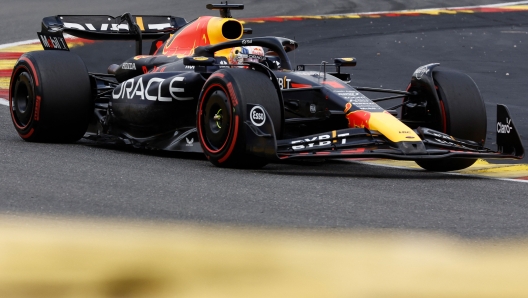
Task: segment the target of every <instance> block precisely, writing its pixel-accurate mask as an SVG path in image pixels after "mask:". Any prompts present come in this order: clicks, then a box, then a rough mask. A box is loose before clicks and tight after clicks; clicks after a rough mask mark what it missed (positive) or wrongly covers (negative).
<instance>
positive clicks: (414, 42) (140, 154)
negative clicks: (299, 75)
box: [0, 1, 528, 238]
mask: <svg viewBox="0 0 528 298" xmlns="http://www.w3.org/2000/svg"><path fill="white" fill-rule="evenodd" d="M21 2H24V1H21ZM28 2H29V1H28ZM52 2H53V1H49V2H47V3H52ZM17 3H20V2H16V3H15V2H12V3H10V4H8V5H7V7H11V5H20V4H17ZM38 3H40V2H38ZM69 3H73V2H69ZM105 3H106V2H105ZM292 3H293V4H294V3H295V2H292ZM309 3H315V1H313V2H309ZM336 3H338V2H336ZM391 3H392V2H391ZM394 3H396V2H394ZM424 3H425V2H424ZM246 4H248V3H247V2H246ZM293 4H292V5H293ZM386 4H387V5H389V2H386ZM448 4H449V3H448ZM469 4H479V3H462V2H460V1H457V3H456V5H469ZM35 5H36V4H35ZM69 5H72V6H69V7H68V8H69V10H70V11H71V12H72V13H73V12H75V10H74V7H73V5H74V4H69ZM106 5H107V6H108V3H107V4H106ZM288 5H290V4H288ZM336 5H337V4H336ZM50 6H51V5H50ZM200 6H201V5H200ZM389 6H390V5H389ZM435 6H438V5H433V6H430V7H435ZM442 6H448V5H442ZM248 7H249V5H248ZM307 7H308V6H307V5H305V6H303V9H306V11H302V12H299V13H298V14H300V13H303V14H309V13H312V14H313V13H318V14H319V13H325V12H326V13H332V12H335V11H332V10H331V9H330V8H328V9H329V10H328V11H320V10H319V9H317V11H310V10H309V9H308V8H307ZM78 8H79V10H81V12H78V13H97V12H92V11H90V10H89V9H90V8H87V7H86V6H85V7H82V6H79V7H78ZM136 8H137V9H138V10H139V8H140V7H139V6H136ZM390 8H393V7H388V8H387V9H390ZM405 8H409V7H405V6H404V7H401V8H400V7H398V9H405ZM13 9H14V8H13ZM47 9H50V8H47ZM155 9H157V8H152V7H150V8H145V10H144V11H145V13H156V11H155ZM186 9H188V10H189V11H190V10H192V11H194V13H195V14H196V11H195V10H194V7H191V6H189V7H187V8H186ZM197 9H198V8H197ZM290 9H292V8H291V7H290ZM387 9H385V8H383V7H380V9H377V8H376V9H372V10H387ZM4 11H5V10H4V9H3V10H2V13H4ZM8 11H9V9H8ZM13 11H16V10H13ZM61 11H62V10H61ZM70 11H66V13H69V12H70ZM105 11H106V10H105ZM108 11H109V14H118V13H119V11H121V10H120V9H119V7H118V5H113V6H112V7H109V8H108ZM130 11H133V9H130ZM182 11H183V10H182ZM199 11H200V10H199ZM291 11H293V10H291ZM45 12H47V11H45ZM45 12H44V13H43V14H44V15H52V14H55V13H57V9H53V12H51V13H47V14H46V13H45ZM262 12H263V13H262V14H255V15H250V14H249V13H248V14H247V15H243V16H245V17H253V16H258V15H269V14H268V13H266V12H267V11H265V10H262ZM346 12H350V11H346ZM99 13H101V11H99ZM161 13H166V11H162V12H161ZM288 13H290V14H291V12H290V11H287V10H285V11H278V12H277V13H275V14H288ZM41 14H42V11H38V12H33V14H32V15H29V14H27V15H26V17H25V18H24V20H25V21H24V24H25V25H24V26H23V27H18V28H17V31H20V32H21V33H20V35H12V36H11V37H9V38H10V39H9V40H4V41H2V42H13V41H17V40H20V39H27V38H33V37H32V36H26V35H24V34H27V33H28V32H30V33H32V34H33V32H34V31H35V30H38V26H37V28H35V27H34V22H32V23H31V24H29V23H27V20H30V19H40V18H41ZM173 14H174V15H179V14H177V13H173ZM37 16H38V18H37ZM188 19H191V18H188ZM527 20H528V13H498V14H497V13H494V14H491V13H490V14H475V15H467V14H457V15H442V16H420V17H398V18H379V19H368V18H365V19H349V20H327V21H313V20H312V21H298V22H287V23H265V24H251V25H248V26H250V27H252V28H253V29H254V31H255V34H254V35H255V36H259V35H270V34H273V35H278V36H287V37H292V38H294V39H296V40H297V41H298V42H299V43H300V44H301V48H300V49H299V50H298V51H296V53H295V56H292V57H291V58H292V59H294V60H295V62H296V63H297V64H299V63H314V62H315V63H317V62H320V61H321V60H328V59H331V58H332V57H338V56H355V57H357V58H358V66H357V67H356V68H354V69H352V74H353V75H352V78H353V81H354V83H355V84H357V85H367V86H383V87H387V88H404V87H405V86H406V85H407V83H408V80H409V78H410V75H411V74H412V72H413V71H414V69H416V68H417V67H418V66H420V65H422V64H426V63H430V62H440V63H442V65H444V66H448V67H452V68H456V69H460V70H463V71H464V72H466V73H468V74H469V75H470V76H472V77H473V79H474V80H475V81H476V83H477V84H478V85H479V86H480V89H481V92H482V94H483V96H484V99H485V101H486V105H487V108H488V118H491V119H490V124H489V125H492V124H493V121H494V120H493V119H494V110H493V109H494V104H495V103H497V102H501V103H505V104H507V105H508V106H509V107H510V109H511V111H512V113H513V115H512V116H513V118H514V120H515V122H516V124H517V126H518V127H522V129H523V130H524V131H528V130H526V127H528V123H527V120H526V115H527V112H528V111H527V110H528V108H527V107H528V105H527V104H526V94H528V92H527V91H528V90H526V89H528V84H526V73H527V72H526V71H527V69H526V68H527V67H528V66H527V65H526V64H525V63H523V61H524V59H526V57H527V55H526V54H527V52H528V50H527V47H528V34H527V32H528V24H527V22H528V21H527ZM4 21H5V20H2V21H1V22H2V23H1V24H0V25H2V24H3V22H4ZM36 22H37V24H38V20H37V21H36ZM22 29H23V30H22ZM22 32H23V33H22ZM18 37H20V38H18ZM2 38H5V35H3V36H2ZM84 50H86V48H85V49H84ZM82 51H83V50H82V49H81V50H80V51H79V53H80V54H81V55H83V54H84V53H82ZM100 62H101V61H98V63H100ZM88 63H89V64H90V65H91V66H90V67H94V68H96V67H98V66H97V65H96V64H95V63H94V64H91V63H92V62H90V61H88ZM506 74H508V75H506ZM522 132H523V131H521V133H522ZM523 141H524V142H525V144H526V139H523ZM488 142H493V137H492V136H491V135H490V139H489V140H488ZM0 148H1V149H0V165H1V169H2V171H1V174H0V185H1V186H0V212H2V213H9V214H12V213H17V214H19V213H24V214H37V215H51V216H64V215H68V216H86V217H111V218H115V217H119V218H127V219H131V220H134V219H149V220H150V219H152V220H162V221H188V222H194V223H205V224H211V223H213V224H216V223H221V224H227V225H237V226H238V225H242V226H247V225H250V226H279V227H300V228H327V229H335V228H356V229H357V228H361V229H369V228H378V229H389V230H392V229H396V230H400V229H405V230H419V231H427V232H441V233H447V234H452V235H460V236H462V237H469V238H481V237H484V238H488V237H512V236H514V237H516V236H526V235H527V234H528V220H527V219H528V212H527V211H528V200H527V197H528V196H527V194H528V183H515V182H508V181H500V180H490V179H480V178H474V177H465V176H464V177H461V176H450V175H445V174H438V173H428V172H425V171H415V170H402V169H392V168H382V167H374V166H369V165H364V164H356V163H352V164H351V163H350V162H347V161H332V162H324V163H323V162H317V163H294V164H272V165H268V166H267V167H265V168H264V169H262V170H258V171H252V170H230V169H219V168H215V167H214V166H212V165H211V164H210V163H209V162H208V161H206V160H204V159H203V158H202V157H201V156H200V155H192V156H188V155H181V154H168V153H156V152H148V151H140V150H129V149H122V148H115V147H101V146H96V145H94V144H92V143H90V142H88V141H81V142H79V143H77V144H70V145H63V144H31V143H26V142H23V141H22V140H21V139H20V138H19V137H18V136H17V135H16V133H15V131H14V129H13V127H12V124H11V121H10V119H9V114H8V109H6V108H1V109H0Z"/></svg>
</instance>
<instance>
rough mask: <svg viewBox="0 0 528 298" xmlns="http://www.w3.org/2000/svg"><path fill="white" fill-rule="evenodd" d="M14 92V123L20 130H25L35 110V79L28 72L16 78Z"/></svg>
mask: <svg viewBox="0 0 528 298" xmlns="http://www.w3.org/2000/svg"><path fill="white" fill-rule="evenodd" d="M14 84H15V87H14V92H13V97H12V99H11V102H12V111H13V113H12V115H13V121H14V122H15V124H16V126H17V127H19V128H20V129H25V128H26V127H27V126H28V125H29V124H30V123H31V120H32V117H33V111H34V108H35V92H34V84H33V79H32V78H31V76H30V75H29V73H27V72H26V71H22V72H21V73H20V74H19V75H17V76H16V82H15V83H14Z"/></svg>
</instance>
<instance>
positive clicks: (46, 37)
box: [9, 3, 524, 171]
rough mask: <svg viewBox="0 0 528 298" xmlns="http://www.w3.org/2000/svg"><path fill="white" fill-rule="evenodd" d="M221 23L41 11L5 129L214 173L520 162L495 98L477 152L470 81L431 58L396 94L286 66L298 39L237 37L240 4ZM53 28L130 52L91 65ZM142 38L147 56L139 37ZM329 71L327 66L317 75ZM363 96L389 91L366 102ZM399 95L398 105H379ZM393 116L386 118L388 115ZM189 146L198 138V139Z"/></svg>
mask: <svg viewBox="0 0 528 298" xmlns="http://www.w3.org/2000/svg"><path fill="white" fill-rule="evenodd" d="M207 8H209V9H219V10H220V14H221V17H210V16H206V17H200V18H198V19H196V20H194V21H192V22H189V23H187V22H186V21H185V20H184V19H183V18H178V17H173V16H132V15H131V14H129V13H126V14H123V15H122V16H118V17H110V16H73V15H60V16H53V17H47V18H44V19H43V24H42V32H39V33H38V35H39V38H40V40H41V43H42V46H43V47H44V50H45V51H37V52H29V53H26V54H24V55H23V56H21V57H20V59H19V60H18V62H17V63H16V65H15V67H14V71H13V75H12V80H11V83H10V96H9V102H10V109H11V116H12V120H13V124H14V126H15V128H16V130H17V132H18V133H19V135H20V136H21V137H22V139H24V140H26V141H36V142H74V141H77V140H79V139H81V138H83V137H85V138H89V139H92V140H96V141H100V142H122V143H125V144H130V145H133V146H136V147H141V148H151V149H158V150H169V151H186V152H203V153H204V154H205V155H206V157H207V158H208V159H209V160H210V161H211V162H212V163H213V164H215V165H217V166H220V167H238V168H259V167H262V166H264V165H266V164H267V163H268V162H276V161H281V160H289V159H295V158H302V159H307V158H324V159H328V158H373V157H375V158H390V159H399V160H413V161H416V163H418V165H420V166H421V167H422V168H424V169H427V170H432V171H451V170H459V169H463V168H466V167H469V166H470V165H472V164H473V163H474V162H475V161H476V159H477V158H513V159H520V158H522V157H523V156H524V148H523V146H522V143H521V140H520V137H519V135H518V133H517V131H516V129H515V126H514V124H513V121H512V119H511V117H510V116H509V113H508V110H507V108H506V107H505V106H503V105H498V106H497V122H496V123H497V145H498V149H497V151H494V150H491V149H488V148H486V147H484V141H485V136H486V110H485V108H484V103H483V100H482V98H481V95H480V92H479V90H478V88H477V86H476V85H475V83H474V82H473V80H472V79H471V78H470V77H469V76H467V75H465V74H462V73H460V72H457V71H454V70H449V69H446V68H443V67H440V66H438V64H429V65H425V66H422V67H420V68H418V69H417V70H416V71H415V72H414V74H413V75H412V78H411V82H410V84H409V87H408V88H407V90H405V91H398V90H387V89H380V88H366V87H352V86H351V85H350V84H349V80H350V75H349V74H346V73H344V72H342V71H341V70H342V68H343V67H351V66H354V65H356V60H355V59H354V58H339V59H335V60H334V63H332V64H328V63H326V62H323V63H322V64H317V65H316V66H317V67H316V68H315V67H314V68H313V70H317V71H310V70H307V68H310V67H313V66H314V65H298V66H297V67H296V68H294V67H293V66H292V65H291V62H290V59H289V58H288V54H287V52H290V51H293V50H295V49H296V48H297V46H298V44H297V42H295V41H294V40H291V39H287V38H280V37H257V38H242V36H243V35H244V33H246V34H249V33H251V29H248V28H244V27H243V25H242V23H241V22H240V21H238V20H236V19H234V18H232V17H231V10H232V9H242V8H243V5H241V4H227V3H226V4H209V5H207ZM63 33H67V34H70V35H74V36H77V37H81V38H87V39H93V40H135V41H136V44H137V46H136V52H137V53H136V56H135V57H132V58H130V59H128V60H126V61H125V62H122V63H121V64H114V65H110V67H109V68H108V73H106V74H103V73H89V72H88V71H87V69H86V66H85V64H84V63H83V61H82V60H81V59H80V58H79V57H78V56H77V55H75V54H73V53H71V52H69V49H68V45H67V43H66V41H65V39H64V37H63ZM147 39H150V40H153V42H152V46H151V49H150V52H149V54H148V55H142V48H143V45H142V43H143V41H144V40H147ZM330 67H332V68H334V67H335V71H333V72H330V71H327V69H329V68H330ZM362 91H369V92H381V93H389V94H393V95H391V96H388V97H384V98H380V99H374V100H372V99H369V98H367V97H366V96H365V95H364V94H362V93H361V92H362ZM394 98H402V101H401V103H400V104H398V105H397V106H394V107H392V108H390V109H387V110H385V109H383V108H381V107H380V106H379V105H378V104H376V102H378V101H382V100H387V99H394ZM400 107H401V111H400V115H401V116H400V117H399V118H397V117H396V116H397V114H398V113H397V111H396V109H399V108H400ZM198 142H199V145H198V144H197V143H198Z"/></svg>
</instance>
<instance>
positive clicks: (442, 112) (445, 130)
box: [440, 100, 447, 133]
mask: <svg viewBox="0 0 528 298" xmlns="http://www.w3.org/2000/svg"><path fill="white" fill-rule="evenodd" d="M440 110H441V111H440V113H441V114H442V115H441V117H442V132H443V133H447V116H446V112H445V107H444V102H443V101H442V100H440Z"/></svg>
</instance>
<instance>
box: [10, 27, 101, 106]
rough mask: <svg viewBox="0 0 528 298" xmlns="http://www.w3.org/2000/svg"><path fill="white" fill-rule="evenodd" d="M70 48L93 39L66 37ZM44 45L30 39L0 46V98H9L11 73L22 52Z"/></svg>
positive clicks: (40, 48) (38, 49) (37, 48)
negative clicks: (25, 41)
mask: <svg viewBox="0 0 528 298" xmlns="http://www.w3.org/2000/svg"><path fill="white" fill-rule="evenodd" d="M66 41H67V42H68V46H69V47H70V48H74V47H79V46H83V45H85V44H87V43H93V42H94V41H92V40H87V39H80V38H74V37H68V38H66ZM41 50H42V45H41V44H40V43H39V42H38V41H37V40H34V41H30V42H28V43H27V44H19V45H13V46H8V47H4V48H0V98H4V99H7V97H8V96H9V82H10V80H11V73H12V71H13V67H14V66H15V63H16V62H17V60H18V58H19V57H20V56H22V54H24V53H27V52H31V51H41Z"/></svg>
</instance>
